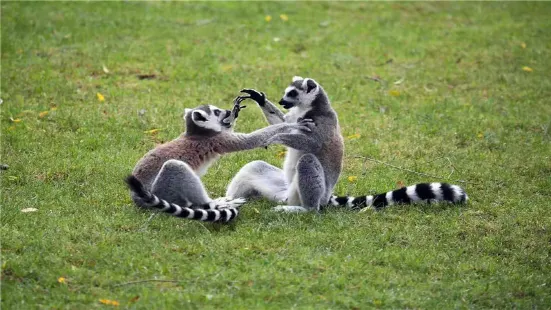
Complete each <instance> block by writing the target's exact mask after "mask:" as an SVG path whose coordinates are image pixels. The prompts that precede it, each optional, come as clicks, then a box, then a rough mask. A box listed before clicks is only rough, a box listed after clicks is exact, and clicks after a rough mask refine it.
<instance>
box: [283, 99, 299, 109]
mask: <svg viewBox="0 0 551 310" xmlns="http://www.w3.org/2000/svg"><path fill="white" fill-rule="evenodd" d="M279 104H280V105H282V106H283V108H284V109H287V110H288V109H290V108H292V107H294V106H295V104H294V103H292V102H289V101H287V100H285V99H281V100H279Z"/></svg>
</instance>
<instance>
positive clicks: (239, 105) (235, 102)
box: [232, 96, 249, 118]
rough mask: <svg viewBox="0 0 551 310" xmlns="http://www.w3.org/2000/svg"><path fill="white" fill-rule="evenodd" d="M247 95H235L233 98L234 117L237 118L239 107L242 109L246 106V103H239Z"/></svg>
mask: <svg viewBox="0 0 551 310" xmlns="http://www.w3.org/2000/svg"><path fill="white" fill-rule="evenodd" d="M247 98H249V97H246V96H237V97H235V99H233V111H232V113H233V115H234V118H237V116H238V115H239V111H241V109H244V108H246V107H247V106H246V105H241V102H242V101H243V100H245V99H247Z"/></svg>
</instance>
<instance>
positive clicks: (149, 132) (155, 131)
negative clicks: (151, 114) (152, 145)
mask: <svg viewBox="0 0 551 310" xmlns="http://www.w3.org/2000/svg"><path fill="white" fill-rule="evenodd" d="M159 130H160V129H157V128H155V129H150V130H146V131H144V132H143V133H147V134H150V135H154V134H156V133H158V132H159Z"/></svg>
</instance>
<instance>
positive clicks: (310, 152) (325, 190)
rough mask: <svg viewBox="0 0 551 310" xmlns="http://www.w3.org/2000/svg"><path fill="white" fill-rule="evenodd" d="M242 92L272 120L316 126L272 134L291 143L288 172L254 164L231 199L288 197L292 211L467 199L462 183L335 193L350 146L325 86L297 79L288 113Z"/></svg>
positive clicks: (285, 102)
mask: <svg viewBox="0 0 551 310" xmlns="http://www.w3.org/2000/svg"><path fill="white" fill-rule="evenodd" d="M242 92H244V93H247V94H249V96H248V97H249V98H251V99H252V100H254V101H256V102H257V103H258V105H259V106H260V108H261V109H262V111H263V113H264V116H265V117H266V119H267V121H268V123H270V124H278V123H282V122H288V123H289V122H291V123H292V122H296V121H298V120H300V119H301V118H309V119H313V121H314V122H315V129H313V130H312V132H309V133H307V134H305V135H298V134H296V133H284V134H278V135H276V136H274V137H273V138H271V139H270V143H273V144H275V143H278V144H283V145H285V146H287V147H288V150H287V155H286V158H285V163H284V168H283V170H281V169H279V168H277V167H274V166H272V165H270V164H268V163H266V162H263V161H254V162H251V163H249V164H247V165H245V166H244V167H243V168H241V170H240V171H239V172H238V173H237V175H236V176H235V177H234V178H233V180H232V181H231V183H230V185H229V186H228V189H227V192H226V196H227V197H245V198H249V197H254V196H264V197H266V198H268V199H271V200H275V201H277V202H285V201H286V202H287V204H288V205H287V206H281V205H280V206H277V207H276V208H275V209H276V210H278V211H288V212H303V211H309V210H316V211H318V210H319V209H320V207H321V206H323V205H334V206H347V207H350V208H363V207H374V208H380V207H383V206H386V205H391V204H395V203H415V202H422V201H432V200H439V201H450V202H464V201H466V200H467V195H466V194H465V192H464V191H463V190H462V189H461V188H460V187H458V186H455V185H447V184H441V183H432V184H430V185H427V184H418V185H413V186H410V187H407V188H404V189H399V190H396V191H391V192H388V193H384V194H379V195H374V196H362V197H337V196H332V195H331V194H332V192H333V189H334V187H335V184H336V183H337V180H338V178H339V175H340V173H341V170H342V159H343V155H344V144H343V138H342V135H341V133H340V128H339V123H338V119H337V113H336V112H335V111H334V110H333V108H332V107H331V105H330V102H329V98H328V97H327V94H326V93H325V90H324V89H323V88H322V87H321V85H319V84H318V83H317V82H316V81H314V80H313V79H309V78H305V79H304V78H301V77H294V78H293V82H292V83H291V85H290V86H289V87H287V88H286V89H285V94H284V96H283V98H282V99H281V100H280V101H279V104H280V105H282V106H283V107H284V108H285V109H288V110H289V112H288V113H287V114H285V115H284V114H283V113H282V112H281V111H280V110H279V109H277V107H276V106H275V105H274V104H273V103H271V102H270V101H269V100H267V99H266V96H265V94H264V93H261V92H257V91H256V90H253V89H244V90H242Z"/></svg>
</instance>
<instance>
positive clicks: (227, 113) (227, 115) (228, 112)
mask: <svg viewBox="0 0 551 310" xmlns="http://www.w3.org/2000/svg"><path fill="white" fill-rule="evenodd" d="M230 115H231V111H230V110H226V116H225V117H224V118H226V117H229V116H230Z"/></svg>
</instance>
